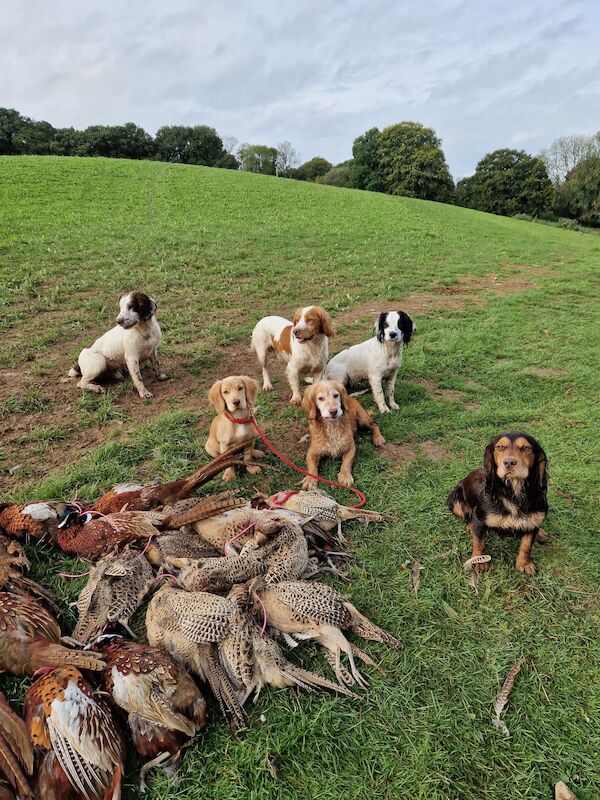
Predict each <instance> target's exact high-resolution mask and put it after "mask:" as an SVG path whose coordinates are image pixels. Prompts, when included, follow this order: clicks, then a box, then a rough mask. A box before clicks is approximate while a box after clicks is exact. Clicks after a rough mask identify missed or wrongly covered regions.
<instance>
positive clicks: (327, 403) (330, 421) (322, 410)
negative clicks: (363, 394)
mask: <svg viewBox="0 0 600 800" xmlns="http://www.w3.org/2000/svg"><path fill="white" fill-rule="evenodd" d="M302 409H303V411H304V412H305V413H306V415H307V417H308V430H309V433H310V445H309V447H308V452H307V454H306V468H307V470H308V472H310V473H311V474H312V475H318V474H319V473H318V470H319V463H320V461H321V459H322V458H323V456H331V457H332V458H338V457H339V456H341V457H342V466H341V469H340V471H339V474H338V478H337V479H338V481H339V483H341V484H342V485H343V486H352V484H353V483H354V478H353V477H352V466H353V464H354V459H355V457H356V443H355V441H354V437H355V436H356V433H357V431H358V429H359V428H368V429H369V430H370V431H371V434H372V436H373V444H374V445H375V447H382V446H383V445H384V444H385V439H384V438H383V436H382V435H381V431H380V430H379V427H378V425H377V424H376V423H375V422H373V417H372V416H371V414H369V412H368V411H365V409H364V408H363V407H362V406H361V404H360V403H359V402H358V400H355V399H354V397H350V396H349V394H348V392H347V391H346V389H345V388H344V386H343V385H342V384H341V383H338V382H337V381H319V382H318V383H315V384H314V385H313V386H310V387H309V388H308V389H307V390H306V391H305V392H304V397H303V398H302ZM316 486H317V481H316V480H315V479H314V478H308V477H307V478H305V479H304V481H303V483H302V488H303V489H314V488H315V487H316Z"/></svg>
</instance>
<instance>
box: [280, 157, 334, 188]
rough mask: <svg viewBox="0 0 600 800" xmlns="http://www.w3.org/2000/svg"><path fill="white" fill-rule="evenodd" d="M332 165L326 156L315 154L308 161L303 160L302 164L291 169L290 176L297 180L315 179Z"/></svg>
mask: <svg viewBox="0 0 600 800" xmlns="http://www.w3.org/2000/svg"><path fill="white" fill-rule="evenodd" d="M332 167H333V164H331V163H330V162H329V161H327V159H326V158H321V156H315V157H314V158H311V159H310V161H305V162H304V164H300V166H299V167H298V168H297V169H295V170H291V175H290V177H293V178H296V180H297V181H313V182H314V181H316V180H317V178H318V177H320V176H321V175H325V174H326V173H327V172H329V170H330V169H331V168H332Z"/></svg>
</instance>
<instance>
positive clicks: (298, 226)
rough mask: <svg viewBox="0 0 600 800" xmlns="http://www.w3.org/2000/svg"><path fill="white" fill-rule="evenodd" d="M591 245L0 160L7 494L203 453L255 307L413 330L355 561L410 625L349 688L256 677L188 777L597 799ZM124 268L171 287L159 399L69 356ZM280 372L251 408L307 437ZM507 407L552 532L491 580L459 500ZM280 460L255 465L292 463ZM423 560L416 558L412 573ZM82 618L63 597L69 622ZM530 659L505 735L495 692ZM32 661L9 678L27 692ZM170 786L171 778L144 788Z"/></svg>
mask: <svg viewBox="0 0 600 800" xmlns="http://www.w3.org/2000/svg"><path fill="white" fill-rule="evenodd" d="M599 265H600V239H599V238H598V237H594V236H589V235H586V234H581V233H574V232H569V231H561V230H556V229H552V228H547V227H544V226H539V225H534V224H531V223H527V222H522V221H517V220H511V219H506V218H502V217H494V216H490V215H486V214H482V213H478V212H474V211H469V210H465V209H460V208H454V207H451V206H446V205H439V204H435V203H427V202H421V201H416V200H408V199H404V198H395V197H389V196H385V195H377V194H369V193H365V192H358V191H351V190H340V189H335V188H331V187H325V186H317V185H308V184H303V183H299V182H294V181H287V180H281V179H274V178H267V177H262V176H255V175H250V174H242V173H235V172H229V171H221V170H213V169H203V168H198V167H186V166H175V165H168V164H162V163H150V162H128V161H111V160H103V159H94V160H86V159H60V158H34V157H23V158H0V335H1V346H0V431H1V439H0V471H1V474H2V489H1V492H2V497H0V499H5V500H6V499H13V498H16V499H25V498H26V499H33V498H46V497H48V496H72V495H74V494H77V495H78V496H80V497H82V498H91V497H94V496H95V495H97V494H98V492H99V489H100V488H101V487H108V486H110V485H111V484H112V483H114V482H117V481H119V480H123V479H131V478H152V477H154V476H155V475H160V476H161V477H162V478H163V479H170V478H174V477H179V476H181V475H183V474H185V473H186V472H188V471H191V470H192V469H194V468H195V467H196V466H197V465H198V463H199V462H202V461H204V460H205V459H206V455H205V453H204V450H203V445H204V441H205V434H206V432H207V428H208V424H209V422H210V419H211V418H212V412H211V411H210V410H209V409H208V407H207V401H206V390H207V388H208V386H209V385H210V384H211V382H212V381H213V380H215V379H216V378H218V377H224V376H225V375H227V374H231V373H236V372H247V373H249V374H250V375H254V376H255V377H258V376H259V370H258V368H257V364H256V363H255V359H254V355H253V354H252V353H250V352H249V350H248V343H249V333H250V331H251V330H252V327H253V325H254V323H255V322H256V320H257V319H258V318H259V317H260V316H262V315H264V314H265V313H283V314H284V315H290V314H291V313H292V311H293V309H294V308H295V307H296V306H297V305H305V304H309V303H320V304H322V305H324V306H325V307H327V308H328V309H329V310H330V311H331V312H332V315H333V316H334V319H336V321H337V327H338V335H337V337H336V338H335V339H334V340H333V341H332V349H333V351H334V352H337V350H338V349H341V348H342V347H343V346H344V345H346V344H348V343H350V342H355V341H360V340H362V339H364V338H366V337H367V336H368V335H370V330H371V326H372V323H373V319H374V317H375V313H376V312H377V311H378V310H380V309H385V308H388V307H391V308H394V309H396V308H402V309H405V310H407V311H408V312H409V313H410V314H411V316H412V317H413V318H414V319H415V321H416V323H417V326H418V331H417V335H416V337H415V339H414V340H413V342H412V343H411V345H410V347H409V348H408V350H407V352H406V355H405V363H404V366H403V369H402V372H401V374H400V377H399V381H398V386H397V399H398V402H399V403H400V405H401V411H399V412H397V413H395V414H393V415H386V416H383V417H381V419H380V422H381V427H382V430H383V433H384V435H385V437H386V438H387V439H388V441H389V443H390V444H389V445H388V447H387V448H386V450H385V453H384V454H383V455H380V454H376V453H375V452H374V451H373V448H372V446H371V444H370V443H369V442H368V441H364V442H362V443H361V444H360V445H359V455H358V461H357V465H356V468H355V471H354V474H355V478H356V482H357V486H358V487H359V488H361V489H363V490H364V491H365V492H366V493H367V494H368V498H369V507H371V508H374V509H379V510H386V511H389V512H390V513H391V514H393V515H394V518H395V519H394V521H393V522H390V523H389V524H386V525H385V526H380V527H377V528H375V527H370V528H364V527H361V526H349V527H348V533H349V535H350V536H351V538H352V539H353V541H354V542H355V544H356V552H357V555H358V558H359V561H358V565H357V566H356V567H355V568H354V569H353V571H352V577H353V581H352V584H351V585H350V586H348V587H347V592H348V594H349V596H350V597H351V598H352V600H353V602H354V603H355V604H356V605H357V606H358V607H359V608H360V609H361V610H363V611H364V612H365V613H366V614H368V615H369V616H371V617H372V618H373V619H374V620H375V621H376V622H378V623H379V624H381V625H383V626H384V627H387V628H388V629H389V630H390V631H392V632H393V633H395V634H396V635H398V636H399V638H401V639H402V640H403V642H404V649H403V650H402V651H401V652H400V653H392V652H390V651H388V650H386V649H385V648H383V647H382V646H379V645H376V644H372V645H369V646H368V647H367V646H366V647H365V649H366V650H367V651H368V652H369V654H370V655H371V656H372V657H373V658H375V659H376V660H377V661H378V662H379V663H380V664H381V666H382V668H383V669H384V670H385V673H386V674H385V676H382V675H379V674H377V673H376V672H375V671H373V670H369V669H368V668H367V669H366V670H365V672H366V673H368V674H369V677H370V679H371V688H370V690H369V692H368V693H366V694H365V696H364V699H363V700H362V701H361V702H360V703H358V702H353V701H351V700H346V699H340V698H335V697H331V696H329V695H327V694H325V693H318V694H317V693H315V694H311V695H309V694H306V693H304V694H301V695H298V696H296V695H294V694H293V693H291V692H277V691H269V692H265V693H264V694H263V695H261V697H260V698H259V701H258V703H257V705H256V706H254V707H252V706H251V707H250V727H249V730H248V732H247V734H246V735H245V737H244V738H243V739H240V740H231V739H230V737H229V735H228V733H227V730H226V727H225V725H224V724H223V723H222V722H221V721H220V720H219V719H218V718H217V715H216V714H213V716H212V719H211V721H210V723H209V725H208V727H207V730H206V732H205V733H204V735H202V736H199V737H198V738H197V740H196V741H195V742H194V744H193V746H192V747H190V748H189V749H188V750H187V751H186V755H185V759H184V765H183V770H182V780H181V783H180V785H179V787H178V789H177V797H178V798H182V800H196V798H198V799H199V798H201V797H202V798H203V797H207V796H210V797H212V798H217V799H218V800H238V798H254V797H256V798H264V797H269V798H277V799H279V798H281V800H283V799H284V798H285V799H287V798H303V799H304V798H319V800H334V798H335V800H338V798H340V797H344V798H345V799H346V800H351V799H352V798H356V799H358V798H361V800H364V798H371V797H373V798H375V797H377V798H390V800H391V798H394V799H396V798H407V800H408V798H410V799H411V800H415V799H416V798H419V799H420V800H455V799H456V798H461V799H462V798H464V799H465V800H480V799H481V798H482V797H486V798H489V799H490V800H506V798H511V800H517V799H518V798H527V800H537V799H538V798H539V800H542V798H550V797H551V796H552V786H553V784H554V782H555V781H557V780H559V779H560V778H563V779H565V780H566V781H567V782H568V783H569V784H570V785H571V788H572V789H573V790H574V791H575V793H576V794H577V796H578V797H579V800H594V798H597V797H598V796H600V778H599V776H598V770H597V766H598V752H599V751H600V722H599V720H600V688H599V685H598V675H599V674H600V647H599V646H598V641H599V633H600V625H599V618H598V609H599V607H600V537H599V536H598V527H599V523H600V511H599V504H598V483H597V479H598V462H599V459H598V455H599V452H600V445H599V441H600V421H599V414H598V391H599V389H600V385H599V381H598V352H599V348H600V325H599V324H598V323H599V320H598V313H597V311H598V300H599V292H598V273H599ZM132 288H142V289H144V290H146V291H148V292H149V293H150V294H152V295H153V296H154V297H155V298H156V299H157V301H158V305H159V312H158V316H159V319H160V322H161V325H162V327H163V333H164V344H163V347H162V351H163V361H164V363H165V366H166V369H167V371H168V373H169V375H170V376H171V380H170V381H169V382H168V383H164V384H156V383H155V382H153V381H152V380H150V381H149V383H148V385H149V387H150V388H151V390H152V391H154V392H155V399H154V400H153V401H151V402H142V401H140V400H139V399H138V397H137V395H134V394H133V393H132V392H131V386H130V385H129V384H126V385H121V386H118V387H115V388H114V389H111V390H110V392H109V393H108V394H107V395H105V396H103V397H100V398H98V397H94V396H90V395H85V396H84V395H82V394H81V393H79V392H78V390H77V389H76V388H75V386H74V385H73V384H72V383H71V382H63V380H64V378H65V376H66V372H67V369H68V367H69V366H70V365H71V364H72V362H73V361H74V359H75V358H76V357H77V354H78V352H79V350H80V348H81V346H82V345H84V344H89V343H90V341H91V340H93V338H94V337H95V336H97V335H98V334H99V333H101V332H103V331H104V330H106V329H107V328H108V327H109V326H110V325H112V324H113V321H114V317H115V316H116V300H117V297H118V296H119V294H120V293H121V292H123V291H126V290H129V289H132ZM274 372H276V374H277V376H278V381H277V383H276V384H275V388H276V392H275V393H273V394H271V395H269V396H266V397H265V396H260V399H259V403H260V417H261V420H262V421H263V423H264V427H265V429H266V430H267V431H268V433H269V435H270V436H271V437H272V438H273V439H274V440H275V441H276V442H277V443H278V444H279V445H280V447H281V449H282V450H283V451H284V452H286V453H287V454H289V455H291V456H292V457H295V458H296V460H301V459H302V458H303V452H304V451H303V450H302V448H301V447H300V446H299V445H298V443H297V442H298V439H299V438H300V436H301V435H302V434H303V432H304V429H305V421H304V418H303V415H302V414H301V412H300V411H299V410H298V409H296V408H292V407H290V406H288V405H286V403H285V400H286V399H287V396H288V388H287V385H286V383H285V380H284V378H283V376H282V374H281V370H279V369H277V370H274ZM363 399H364V400H365V404H366V405H367V407H369V408H370V409H371V410H375V407H374V404H373V402H372V398H371V396H370V395H367V396H366V397H365V398H363ZM506 428H520V429H525V430H527V431H529V432H531V433H532V434H533V435H535V436H536V437H538V438H539V439H540V440H541V442H542V444H543V445H544V447H545V449H546V452H547V453H548V456H549V460H550V474H551V481H550V491H549V502H550V509H551V510H550V514H549V517H548V523H547V526H546V527H547V530H548V532H549V534H550V543H549V544H548V545H547V546H545V547H540V546H537V547H536V548H535V550H534V558H535V560H536V562H537V565H538V570H539V571H538V575H537V577H535V578H533V579H532V578H526V577H525V576H523V575H520V574H517V573H516V572H515V571H514V569H513V563H514V557H515V554H516V542H514V541H511V540H508V539H500V538H499V537H496V536H493V537H490V542H489V549H490V552H491V554H492V557H493V561H492V564H493V567H492V571H491V572H490V573H488V574H487V575H486V576H484V577H482V579H481V582H480V584H479V588H478V593H477V594H476V593H475V592H474V591H473V589H472V588H471V587H470V586H469V585H468V579H467V576H466V575H465V573H464V572H463V571H462V569H461V564H462V562H463V561H464V560H466V558H468V556H469V554H470V549H469V541H468V539H467V537H466V535H465V533H464V530H463V528H462V526H461V525H459V524H458V522H457V521H456V520H454V519H453V518H452V517H451V516H450V515H449V514H448V512H447V511H446V509H445V497H446V495H447V492H448V490H449V489H450V488H451V487H452V485H453V484H454V482H455V481H456V480H457V479H459V478H460V477H462V476H463V475H464V474H465V473H466V472H467V471H468V470H470V469H472V468H474V467H475V466H478V465H479V464H480V462H481V459H482V453H483V449H484V446H485V444H486V443H487V441H488V440H489V438H490V437H491V436H492V435H493V434H495V433H497V432H499V431H500V430H503V429H506ZM267 463H268V467H267V468H266V469H265V471H264V474H263V476H259V480H258V481H257V480H256V479H252V480H248V479H246V478H244V479H242V481H241V483H242V485H243V486H246V487H247V488H248V489H250V488H251V487H252V486H254V485H259V486H261V487H263V488H265V489H268V488H270V489H273V490H275V489H281V488H285V487H290V486H292V485H293V482H294V476H293V475H292V474H291V473H290V472H289V471H288V470H287V469H286V468H285V467H284V466H283V465H282V464H280V463H278V462H275V461H274V460H272V459H270V460H269V461H268V462H267ZM324 474H326V475H327V476H330V477H333V476H334V475H335V474H336V470H335V468H334V466H333V465H329V466H328V467H327V468H326V469H325V470H324ZM337 496H338V497H339V499H340V500H345V496H344V493H342V492H340V493H338V494H337ZM29 550H30V551H32V548H29ZM409 560H411V561H415V560H418V561H419V562H420V564H421V565H422V566H423V568H424V569H423V571H422V573H421V587H420V591H419V593H418V596H415V593H414V591H413V590H412V586H411V577H410V573H411V566H410V564H408V565H407V562H408V561H409ZM65 568H66V571H69V572H73V571H75V572H77V571H81V570H82V569H83V567H82V565H81V564H78V563H77V562H75V561H72V560H68V559H62V560H57V559H56V557H55V555H54V554H51V551H50V550H49V548H47V546H43V547H42V548H40V549H39V551H38V552H37V554H36V557H35V574H36V575H37V576H38V577H43V578H44V580H46V581H50V582H51V583H52V584H53V585H54V586H55V587H56V588H57V590H58V591H59V593H60V595H61V597H62V598H63V600H65V601H68V600H69V599H72V598H73V597H75V596H76V594H77V593H78V591H79V590H80V589H81V587H82V585H83V581H82V580H75V581H71V582H70V583H69V582H66V581H64V580H61V579H60V578H58V577H56V573H57V572H58V571H59V570H61V569H63V570H64V569H65ZM138 621H139V620H138ZM72 622H73V617H72V613H71V612H70V611H68V610H66V611H65V616H64V619H63V627H64V629H66V630H69V629H70V626H71V624H72ZM521 655H523V656H524V657H525V659H526V662H525V666H524V667H523V669H522V670H521V673H520V674H519V676H518V678H517V683H516V686H515V689H514V691H513V693H512V695H511V698H510V705H509V708H508V711H507V712H506V722H507V725H508V727H509V729H510V731H511V737H510V738H509V739H505V738H504V737H503V736H502V735H501V734H500V732H499V731H498V730H497V729H496V728H494V727H492V725H491V724H490V717H491V710H490V709H491V704H492V700H493V698H494V696H495V695H496V693H497V692H498V690H499V687H500V686H501V684H502V681H503V679H504V676H505V674H506V672H507V670H508V669H509V668H510V666H511V665H512V664H513V663H514V662H515V661H516V660H517V659H518V658H519V657H520V656H521ZM309 657H310V658H309ZM300 658H301V659H302V658H304V659H306V663H308V660H312V661H313V663H314V660H315V658H316V659H317V660H319V659H320V656H316V655H315V654H314V653H311V652H310V648H308V647H307V648H303V653H301V654H300ZM320 667H321V669H322V670H323V671H324V672H326V670H327V668H326V666H325V665H324V663H323V662H321V663H320ZM25 685H26V684H24V683H23V682H22V681H16V680H12V679H0V689H1V690H2V691H4V692H5V693H6V694H7V696H9V697H10V698H11V699H12V700H14V701H16V702H18V700H19V698H20V697H21V694H22V691H23V687H24V686H25ZM261 714H264V715H265V717H266V721H263V722H261V721H260V720H259V717H260V715H261ZM270 756H273V757H276V758H277V760H278V764H279V767H278V772H277V777H274V776H273V774H272V772H271V770H270V769H269V768H268V766H267V762H268V758H269V757H270ZM134 767H135V764H134V763H133V762H132V764H131V771H130V774H129V776H128V779H127V785H126V790H125V797H126V798H127V797H130V798H131V797H136V796H137V789H136V776H135V771H134ZM172 792H173V790H172V789H171V788H170V785H169V783H168V781H167V780H166V779H165V778H164V777H163V776H161V775H159V776H158V777H157V778H156V780H155V781H154V783H153V787H152V789H151V791H150V792H149V793H148V795H147V796H148V797H149V798H152V800H155V799H156V798H168V797H171V796H173V794H172Z"/></svg>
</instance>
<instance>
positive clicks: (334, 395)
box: [332, 392, 339, 400]
mask: <svg viewBox="0 0 600 800" xmlns="http://www.w3.org/2000/svg"><path fill="white" fill-rule="evenodd" d="M332 397H333V399H334V400H337V399H338V397H339V394H338V393H337V392H334V393H333V395H332Z"/></svg>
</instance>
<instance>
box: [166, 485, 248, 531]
mask: <svg viewBox="0 0 600 800" xmlns="http://www.w3.org/2000/svg"><path fill="white" fill-rule="evenodd" d="M236 495H237V492H236V491H235V490H231V489H229V490H228V491H225V492H219V493H218V494H213V495H208V496H207V497H190V498H187V499H186V500H180V501H179V502H178V503H175V505H174V506H172V507H170V508H164V509H163V512H162V517H161V519H162V524H163V526H164V527H165V528H181V527H183V526H184V525H190V524H192V523H194V522H198V521H199V520H202V519H206V518H208V517H214V516H215V515H217V514H222V513H223V512H224V511H231V510H233V509H235V508H239V507H240V506H243V505H245V503H246V501H245V500H244V499H243V498H241V497H237V496H236Z"/></svg>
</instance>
